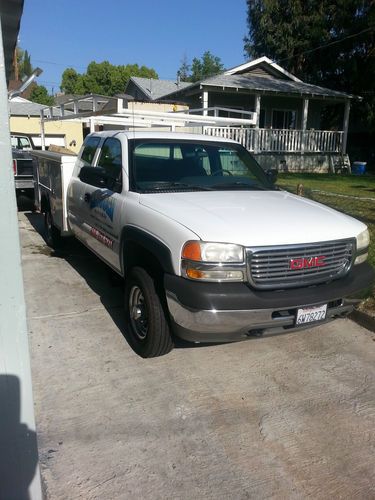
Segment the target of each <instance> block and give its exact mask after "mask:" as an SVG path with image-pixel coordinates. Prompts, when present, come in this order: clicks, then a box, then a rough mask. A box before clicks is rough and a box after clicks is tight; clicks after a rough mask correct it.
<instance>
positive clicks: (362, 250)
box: [354, 229, 370, 265]
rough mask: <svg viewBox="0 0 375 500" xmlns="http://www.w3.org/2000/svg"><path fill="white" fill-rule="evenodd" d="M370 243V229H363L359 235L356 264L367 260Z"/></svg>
mask: <svg viewBox="0 0 375 500" xmlns="http://www.w3.org/2000/svg"><path fill="white" fill-rule="evenodd" d="M369 244H370V234H369V232H368V229H365V230H364V231H362V233H359V235H358V236H357V257H356V258H355V261H354V264H355V265H357V264H362V263H363V262H365V261H366V259H367V257H368V253H367V249H368V246H369Z"/></svg>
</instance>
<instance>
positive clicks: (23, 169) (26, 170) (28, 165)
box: [16, 158, 33, 175]
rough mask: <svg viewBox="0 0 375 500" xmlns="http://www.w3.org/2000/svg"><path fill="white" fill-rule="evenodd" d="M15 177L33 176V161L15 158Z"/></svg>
mask: <svg viewBox="0 0 375 500" xmlns="http://www.w3.org/2000/svg"><path fill="white" fill-rule="evenodd" d="M16 161H17V175H33V160H32V159H25V160H24V159H22V158H17V160H16Z"/></svg>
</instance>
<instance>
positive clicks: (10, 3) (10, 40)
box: [0, 0, 24, 81]
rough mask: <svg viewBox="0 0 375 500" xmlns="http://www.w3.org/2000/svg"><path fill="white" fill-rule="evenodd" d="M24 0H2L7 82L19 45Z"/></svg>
mask: <svg viewBox="0 0 375 500" xmlns="http://www.w3.org/2000/svg"><path fill="white" fill-rule="evenodd" d="M23 2H24V0H0V16H1V28H2V32H3V45H4V58H5V74H6V79H7V81H8V80H9V75H10V73H11V71H12V63H13V53H14V49H15V47H16V44H17V37H18V32H19V29H20V21H21V16H22V11H23Z"/></svg>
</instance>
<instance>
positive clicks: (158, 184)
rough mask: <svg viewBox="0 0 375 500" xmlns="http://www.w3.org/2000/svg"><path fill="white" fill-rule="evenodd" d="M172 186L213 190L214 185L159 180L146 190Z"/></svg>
mask: <svg viewBox="0 0 375 500" xmlns="http://www.w3.org/2000/svg"><path fill="white" fill-rule="evenodd" d="M170 188H172V189H173V188H183V189H200V190H202V191H212V187H209V186H201V185H199V184H189V183H187V182H177V181H173V182H172V181H158V182H156V183H155V184H153V185H151V186H149V187H147V188H146V189H144V190H145V191H163V190H164V189H170Z"/></svg>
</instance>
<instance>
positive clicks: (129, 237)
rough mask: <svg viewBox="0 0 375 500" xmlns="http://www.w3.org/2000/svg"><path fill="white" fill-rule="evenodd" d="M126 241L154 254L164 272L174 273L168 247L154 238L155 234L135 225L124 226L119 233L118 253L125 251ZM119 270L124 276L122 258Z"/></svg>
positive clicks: (121, 253)
mask: <svg viewBox="0 0 375 500" xmlns="http://www.w3.org/2000/svg"><path fill="white" fill-rule="evenodd" d="M127 242H132V243H136V244H137V245H139V246H141V247H142V248H144V249H145V250H147V251H148V252H150V253H151V254H152V255H154V256H155V257H156V259H157V260H158V262H159V263H160V265H161V267H162V269H163V271H164V272H165V273H168V274H175V272H174V269H173V264H172V255H171V251H170V249H169V248H168V247H167V246H166V245H165V244H164V243H162V242H161V241H160V240H158V239H157V238H155V236H153V235H151V234H149V233H147V232H146V231H144V230H142V229H139V228H137V227H133V226H125V227H124V228H123V230H122V233H121V239H120V255H123V254H124V251H126V250H125V249H126V243H127ZM121 271H122V274H123V276H125V269H124V261H123V259H121Z"/></svg>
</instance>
